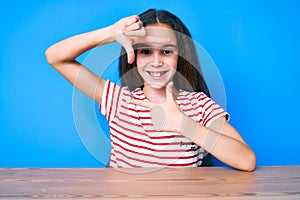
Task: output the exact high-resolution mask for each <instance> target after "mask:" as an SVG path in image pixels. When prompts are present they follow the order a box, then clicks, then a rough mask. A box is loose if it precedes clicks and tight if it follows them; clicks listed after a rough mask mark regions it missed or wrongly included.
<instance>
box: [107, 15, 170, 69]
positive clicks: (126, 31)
mask: <svg viewBox="0 0 300 200" xmlns="http://www.w3.org/2000/svg"><path fill="white" fill-rule="evenodd" d="M112 27H113V28H112V31H113V38H114V40H115V41H117V42H119V43H120V44H121V45H122V46H123V47H124V48H125V50H126V52H127V58H128V63H129V64H132V63H133V62H134V59H135V55H134V50H133V47H132V46H133V45H134V44H137V43H139V42H145V41H147V42H150V43H162V42H169V41H170V39H169V38H160V37H154V36H150V35H147V33H146V29H145V28H144V27H143V22H142V21H141V20H140V18H139V16H136V15H133V16H130V17H125V18H123V19H121V20H119V21H117V22H116V23H115V24H113V26H112Z"/></svg>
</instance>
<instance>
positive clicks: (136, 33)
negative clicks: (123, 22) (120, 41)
mask: <svg viewBox="0 0 300 200" xmlns="http://www.w3.org/2000/svg"><path fill="white" fill-rule="evenodd" d="M124 35H126V36H129V37H143V36H145V35H146V31H145V29H140V30H134V31H125V32H124Z"/></svg>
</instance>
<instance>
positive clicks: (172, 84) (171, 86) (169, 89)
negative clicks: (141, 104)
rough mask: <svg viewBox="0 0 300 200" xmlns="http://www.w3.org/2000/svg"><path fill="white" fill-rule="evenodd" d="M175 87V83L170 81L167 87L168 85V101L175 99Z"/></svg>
mask: <svg viewBox="0 0 300 200" xmlns="http://www.w3.org/2000/svg"><path fill="white" fill-rule="evenodd" d="M173 87H174V83H173V82H172V81H171V82H169V83H168V85H167V87H166V96H167V101H168V102H173V101H174V95H173V94H174V92H173Z"/></svg>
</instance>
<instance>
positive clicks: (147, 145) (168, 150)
mask: <svg viewBox="0 0 300 200" xmlns="http://www.w3.org/2000/svg"><path fill="white" fill-rule="evenodd" d="M129 99H136V100H145V101H147V99H146V97H145V95H144V93H143V90H142V89H141V88H137V89H135V90H134V91H133V92H131V91H129V89H128V88H127V87H119V86H118V85H116V84H114V83H112V82H110V81H107V82H106V84H105V87H104V93H103V98H102V103H101V107H100V111H101V113H102V114H103V115H104V116H106V118H107V120H108V123H109V127H110V138H111V146H112V150H111V156H110V162H109V167H114V168H117V167H126V168H128V167H162V166H171V167H177V166H180V167H184V166H186V167H192V166H200V165H201V163H202V159H203V153H204V149H203V148H201V147H199V146H198V145H196V144H194V143H193V142H191V141H190V140H189V139H187V138H185V137H184V136H183V135H181V134H179V133H175V132H157V131H155V130H154V128H153V124H152V119H151V115H150V109H149V108H145V107H141V106H137V105H133V104H128V103H127V101H128V100H129ZM176 103H177V104H178V105H179V106H180V108H181V109H182V111H183V112H184V114H185V115H187V116H189V117H190V118H192V119H193V120H195V121H196V122H198V123H199V124H201V125H203V126H208V125H209V124H210V123H211V122H212V121H214V120H215V119H217V118H219V117H221V116H224V115H226V114H227V113H226V112H225V111H224V110H223V109H222V108H221V107H220V106H219V105H218V104H216V103H215V102H214V101H212V100H211V99H210V98H209V97H207V96H206V95H205V94H204V93H201V92H186V91H182V90H181V91H180V93H179V95H178V97H177V99H176Z"/></svg>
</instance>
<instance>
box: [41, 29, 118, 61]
mask: <svg viewBox="0 0 300 200" xmlns="http://www.w3.org/2000/svg"><path fill="white" fill-rule="evenodd" d="M113 41H114V39H113V37H112V36H111V26H109V27H106V28H102V29H98V30H95V31H91V32H87V33H83V34H79V35H75V36H73V37H70V38H67V39H65V40H62V41H60V42H58V43H56V44H54V45H52V46H50V47H49V48H48V49H47V50H46V57H47V60H48V62H49V63H50V64H51V65H53V66H54V65H55V64H57V63H62V62H70V61H74V60H75V59H76V58H77V57H78V56H79V55H81V54H83V53H84V52H86V51H88V50H90V49H92V48H94V47H96V46H99V45H103V44H106V43H109V42H113Z"/></svg>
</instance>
